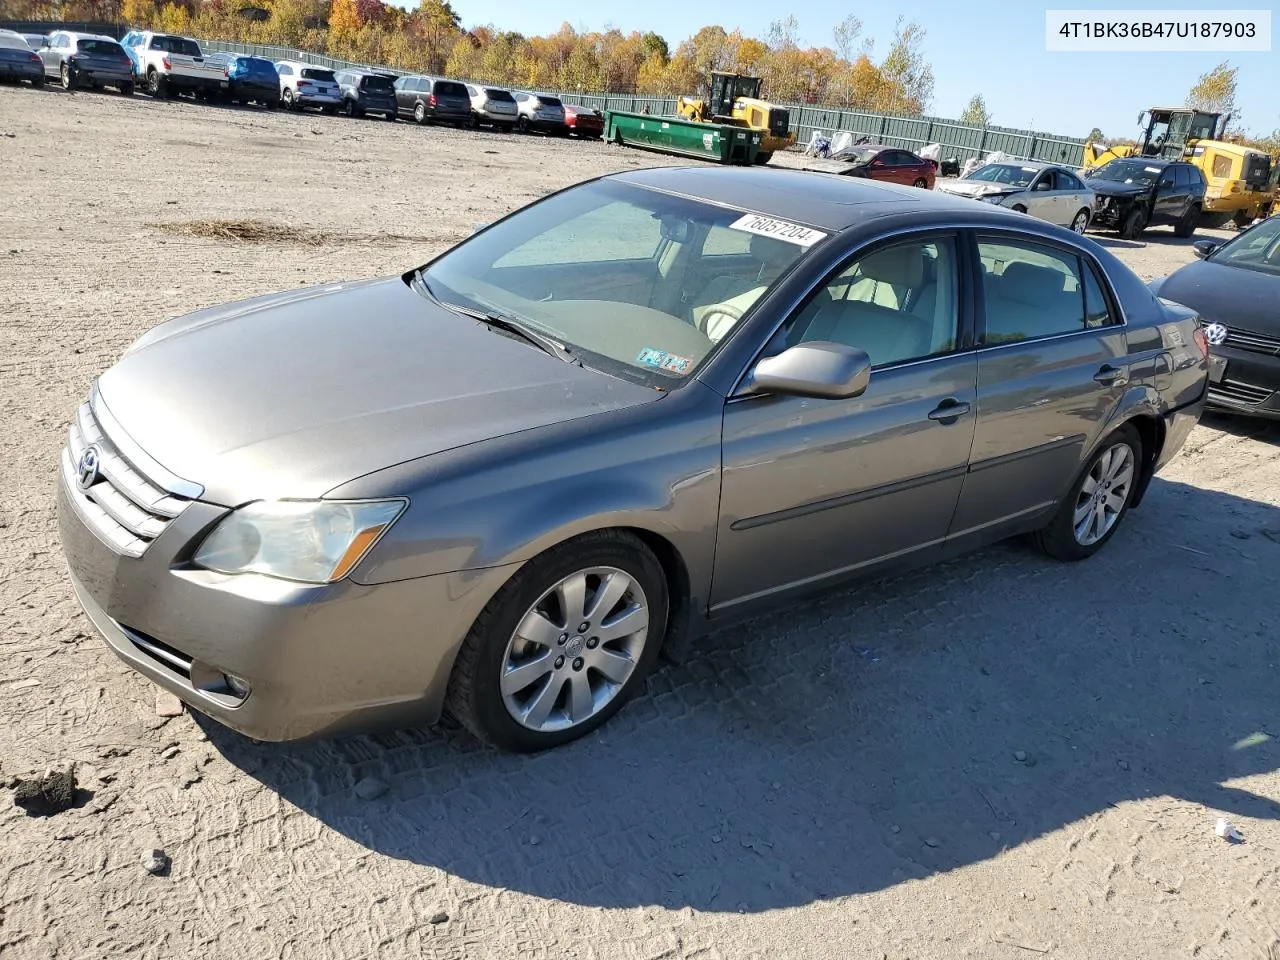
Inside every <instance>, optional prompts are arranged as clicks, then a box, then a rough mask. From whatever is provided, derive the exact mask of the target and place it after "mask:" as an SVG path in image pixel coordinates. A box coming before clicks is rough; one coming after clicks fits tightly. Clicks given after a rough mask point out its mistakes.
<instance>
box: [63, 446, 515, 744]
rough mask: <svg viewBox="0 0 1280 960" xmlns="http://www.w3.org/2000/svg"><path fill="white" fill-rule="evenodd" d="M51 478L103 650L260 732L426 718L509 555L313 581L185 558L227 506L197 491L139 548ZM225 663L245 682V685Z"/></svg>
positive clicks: (296, 732) (71, 561)
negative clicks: (416, 575)
mask: <svg viewBox="0 0 1280 960" xmlns="http://www.w3.org/2000/svg"><path fill="white" fill-rule="evenodd" d="M69 464H70V460H69V459H67V460H64V465H63V468H62V470H60V471H59V474H60V476H59V480H58V494H57V497H58V531H59V537H60V540H61V543H62V550H63V553H64V555H65V558H66V561H67V567H68V570H69V572H70V575H71V585H72V587H73V589H74V590H75V594H76V597H77V599H78V600H79V601H80V604H81V606H83V608H84V611H85V613H86V614H87V615H88V617H89V619H90V621H92V623H93V625H94V627H95V628H97V630H98V632H99V633H100V634H101V635H102V637H103V638H104V639H105V640H106V642H107V644H108V645H109V646H110V647H111V649H112V650H113V651H114V652H115V653H116V655H117V656H119V657H120V659H122V660H123V661H124V662H125V663H127V664H128V665H129V666H131V667H132V668H133V669H134V670H136V671H137V672H138V673H141V674H142V675H143V676H145V677H147V678H148V679H150V680H152V681H153V682H155V683H157V684H159V685H160V686H161V687H164V688H165V689H167V690H170V691H172V692H173V693H175V694H176V695H177V696H178V697H180V698H181V699H182V700H183V701H185V702H186V703H188V704H190V705H191V706H192V707H194V708H195V709H197V710H199V711H200V712H201V713H204V714H207V715H208V716H210V717H212V718H213V719H215V720H217V721H219V722H220V723H223V724H225V725H226V726H228V727H231V728H232V729H234V730H238V731H239V732H241V733H243V734H246V735H248V736H250V737H253V738H255V739H259V740H272V741H278V740H295V739H300V738H306V737H315V736H326V735H332V734H338V733H348V732H355V731H361V730H368V729H374V728H378V727H385V726H407V725H417V724H424V723H432V722H434V721H435V720H436V719H437V718H438V717H439V715H440V711H441V706H442V704H443V700H444V693H445V687H446V684H447V681H448V677H449V672H450V670H451V669H452V666H453V660H454V657H455V655H456V653H457V650H458V647H459V646H460V645H461V642H462V640H463V638H464V637H465V636H466V634H467V632H468V631H469V630H470V629H471V625H472V623H473V622H474V621H475V618H476V617H477V616H478V615H479V613H480V611H481V610H482V609H483V607H484V605H485V603H487V602H488V600H489V598H490V597H492V595H493V594H494V593H495V592H496V591H497V589H498V588H499V587H500V586H501V584H502V583H504V582H505V581H506V579H507V578H508V577H509V576H510V575H511V573H512V572H513V570H514V566H508V567H497V568H491V569H488V570H480V571H472V572H467V573H457V574H445V575H440V576H434V577H424V578H420V579H416V580H408V581H399V582H394V583H387V584H379V585H376V586H366V585H362V584H357V583H354V582H352V581H350V580H344V581H341V582H339V583H336V584H330V585H325V586H309V585H304V584H297V583H290V582H286V581H283V580H276V579H273V578H270V577H262V576H257V575H243V576H226V575H222V574H216V573H213V572H211V571H208V570H203V569H199V568H196V567H193V566H192V565H191V564H190V563H189V562H187V558H189V556H190V554H191V552H192V550H193V548H194V546H195V545H196V544H197V543H198V542H199V540H200V539H201V538H202V537H203V536H204V535H205V534H206V533H207V532H208V530H209V529H210V528H211V526H212V525H213V524H214V523H216V522H217V521H218V520H219V519H220V518H221V517H222V516H224V515H225V514H226V512H227V511H226V509H225V508H224V507H220V506H214V505H212V504H207V503H204V502H201V501H198V500H197V501H192V502H191V503H190V504H189V505H188V506H187V507H186V508H185V510H183V511H182V512H181V514H180V515H179V516H178V517H177V518H175V519H173V520H172V521H170V522H169V524H168V526H167V527H166V528H165V529H164V531H163V532H162V533H161V534H160V535H159V536H158V537H157V538H156V539H155V540H154V541H152V542H151V543H150V544H149V545H148V546H147V548H146V549H145V551H144V552H143V553H142V555H141V556H138V557H136V558H134V557H129V556H125V555H123V554H122V553H120V552H119V551H118V550H117V549H115V548H113V547H112V546H109V545H108V544H107V543H106V542H104V540H102V539H100V537H99V536H98V535H97V534H96V533H95V529H94V527H92V526H91V525H90V524H89V523H88V522H87V519H86V518H87V517H88V515H89V514H88V511H89V510H90V509H91V508H92V506H93V505H92V502H91V501H89V500H88V498H86V497H85V496H84V495H83V494H81V493H80V492H79V490H78V488H77V487H76V485H75V483H74V480H73V479H72V478H69V477H68V476H67V472H68V469H69ZM224 674H230V675H232V676H233V677H237V678H240V679H241V680H243V681H245V682H246V683H247V684H248V686H249V687H250V692H249V693H248V695H247V696H245V697H243V698H241V697H240V696H238V695H237V694H236V693H235V692H234V690H233V688H232V687H231V686H229V685H228V683H227V681H226V679H225V677H224Z"/></svg>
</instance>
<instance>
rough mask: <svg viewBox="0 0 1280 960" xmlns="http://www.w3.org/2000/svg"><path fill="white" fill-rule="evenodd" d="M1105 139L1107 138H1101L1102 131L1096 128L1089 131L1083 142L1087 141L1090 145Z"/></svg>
mask: <svg viewBox="0 0 1280 960" xmlns="http://www.w3.org/2000/svg"><path fill="white" fill-rule="evenodd" d="M1106 139H1107V138H1106V137H1105V136H1103V134H1102V131H1101V130H1100V129H1098V128H1097V127H1094V128H1093V129H1092V130H1090V131H1089V135H1088V136H1087V137H1085V140H1087V141H1088V142H1090V143H1097V142H1100V141H1103V140H1106Z"/></svg>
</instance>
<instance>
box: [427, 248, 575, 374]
mask: <svg viewBox="0 0 1280 960" xmlns="http://www.w3.org/2000/svg"><path fill="white" fill-rule="evenodd" d="M413 278H414V280H415V281H417V283H418V285H419V286H420V287H421V288H422V290H423V291H424V292H425V293H426V294H427V296H429V297H430V298H431V299H432V300H434V301H435V302H436V303H438V304H440V306H442V307H444V308H445V309H446V310H452V311H453V312H454V313H460V314H462V315H463V316H464V317H471V318H472V319H473V320H479V321H480V322H481V323H483V324H486V325H487V326H489V327H492V328H493V329H496V330H504V331H506V332H507V333H513V334H515V335H516V336H517V337H519V338H520V339H521V340H524V341H525V342H526V343H530V344H532V345H533V346H535V347H537V348H538V349H539V350H541V351H543V352H544V353H549V354H550V355H551V356H553V357H555V358H556V359H558V360H563V361H564V362H565V363H581V361H579V360H578V359H576V358H575V357H574V356H573V351H572V350H570V349H569V348H568V347H567V346H565V345H564V344H563V343H561V342H560V341H559V340H556V339H553V338H552V337H549V336H547V335H546V334H545V333H543V332H542V331H540V330H537V329H535V328H534V327H532V326H530V325H529V324H527V323H524V322H522V321H520V320H517V319H516V318H515V317H509V316H507V315H506V314H503V313H499V312H498V311H496V310H477V309H475V308H474V307H466V306H463V305H462V304H460V303H450V302H449V301H447V300H441V299H440V298H439V297H437V296H436V295H435V293H433V292H432V290H431V287H430V286H428V285H427V280H426V278H425V277H424V276H423V275H422V271H421V270H419V271H417V272H416V273H415V274H414V275H413Z"/></svg>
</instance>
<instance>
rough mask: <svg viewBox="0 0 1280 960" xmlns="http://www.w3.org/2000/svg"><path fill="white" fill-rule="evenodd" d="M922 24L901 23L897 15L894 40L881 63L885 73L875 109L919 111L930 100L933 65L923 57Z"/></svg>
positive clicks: (924, 108) (931, 98)
mask: <svg viewBox="0 0 1280 960" xmlns="http://www.w3.org/2000/svg"><path fill="white" fill-rule="evenodd" d="M924 37H925V30H924V27H922V26H920V25H919V24H917V23H915V22H914V21H913V22H911V23H906V24H904V23H903V18H902V17H898V19H897V22H896V23H895V24H894V28H893V43H892V44H891V45H890V47H889V52H888V54H887V55H886V56H885V58H884V62H883V63H881V64H880V72H881V73H882V74H883V75H884V84H883V88H882V97H881V102H880V103H878V104H876V107H877V109H879V110H881V111H883V112H885V113H905V114H920V113H923V112H924V111H925V110H927V109H928V107H929V104H930V102H931V101H932V100H933V67H931V66H930V65H929V62H928V60H926V59H925V56H924V51H923V50H922V49H921V47H922V46H923V44H924Z"/></svg>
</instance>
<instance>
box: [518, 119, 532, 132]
mask: <svg viewBox="0 0 1280 960" xmlns="http://www.w3.org/2000/svg"><path fill="white" fill-rule="evenodd" d="M516 126H517V127H519V128H520V132H521V133H528V132H529V118H528V117H521V118H520V119H519V120H518V121H516Z"/></svg>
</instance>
